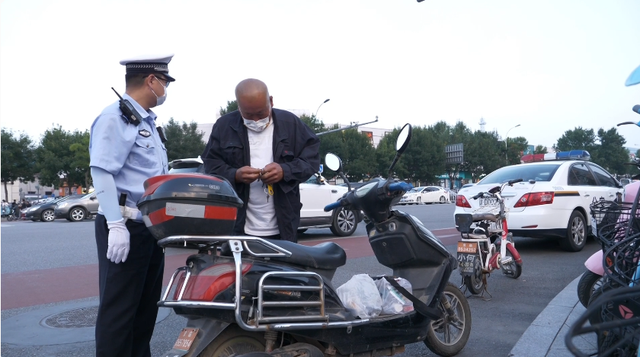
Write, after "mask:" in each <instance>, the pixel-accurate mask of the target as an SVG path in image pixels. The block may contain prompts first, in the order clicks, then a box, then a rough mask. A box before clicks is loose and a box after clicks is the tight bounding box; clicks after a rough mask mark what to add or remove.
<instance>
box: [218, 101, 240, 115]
mask: <svg viewBox="0 0 640 357" xmlns="http://www.w3.org/2000/svg"><path fill="white" fill-rule="evenodd" d="M236 110H238V101H237V100H232V101H227V107H226V108H222V107H220V116H223V115H225V114H229V113H231V112H233V111H236Z"/></svg>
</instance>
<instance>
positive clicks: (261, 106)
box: [236, 78, 273, 120]
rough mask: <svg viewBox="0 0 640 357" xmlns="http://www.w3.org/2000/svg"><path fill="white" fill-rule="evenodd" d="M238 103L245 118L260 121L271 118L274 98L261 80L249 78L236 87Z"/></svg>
mask: <svg viewBox="0 0 640 357" xmlns="http://www.w3.org/2000/svg"><path fill="white" fill-rule="evenodd" d="M236 101H237V102H238V110H239V111H240V114H241V115H242V117H243V118H245V119H249V120H260V119H264V118H267V117H269V116H271V108H272V107H273V97H271V96H270V95H269V90H268V89H267V85H266V84H264V82H262V81H261V80H258V79H254V78H248V79H245V80H243V81H241V82H240V83H238V85H237V86H236Z"/></svg>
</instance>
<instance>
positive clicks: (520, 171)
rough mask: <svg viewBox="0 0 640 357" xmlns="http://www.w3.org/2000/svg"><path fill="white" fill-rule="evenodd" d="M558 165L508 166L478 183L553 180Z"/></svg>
mask: <svg viewBox="0 0 640 357" xmlns="http://www.w3.org/2000/svg"><path fill="white" fill-rule="evenodd" d="M558 167H560V164H548V165H547V164H543V165H526V164H525V165H513V166H506V167H502V168H500V169H497V170H496V171H494V172H492V173H490V174H488V175H487V176H486V177H485V178H483V179H482V180H481V181H480V182H478V184H479V185H483V184H496V183H498V184H501V183H503V182H507V181H509V180H513V179H519V178H521V179H522V180H523V181H536V182H537V181H551V179H552V178H553V175H555V173H556V171H557V170H558Z"/></svg>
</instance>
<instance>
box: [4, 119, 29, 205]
mask: <svg viewBox="0 0 640 357" xmlns="http://www.w3.org/2000/svg"><path fill="white" fill-rule="evenodd" d="M0 142H1V147H2V151H1V154H0V155H1V156H2V158H1V163H2V170H0V175H1V176H2V182H3V183H4V196H5V197H7V198H8V197H9V192H8V190H7V183H13V182H14V181H20V182H26V181H33V179H34V175H35V174H36V172H37V171H36V165H35V154H34V151H35V145H34V143H33V142H32V141H31V138H29V136H28V135H27V134H25V133H20V135H19V136H17V137H16V136H14V133H13V131H11V130H6V129H4V128H2V129H1V137H0Z"/></svg>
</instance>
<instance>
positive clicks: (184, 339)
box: [173, 327, 198, 351]
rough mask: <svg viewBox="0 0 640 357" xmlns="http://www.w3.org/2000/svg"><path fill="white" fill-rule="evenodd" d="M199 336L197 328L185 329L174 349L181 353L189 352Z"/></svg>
mask: <svg viewBox="0 0 640 357" xmlns="http://www.w3.org/2000/svg"><path fill="white" fill-rule="evenodd" d="M196 336H198V329H197V328H190V327H185V328H183V329H182V331H181V332H180V335H179V336H178V339H177V340H176V343H174V344H173V348H174V349H176V350H180V351H189V349H190V348H191V345H192V344H193V341H194V340H195V339H196Z"/></svg>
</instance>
